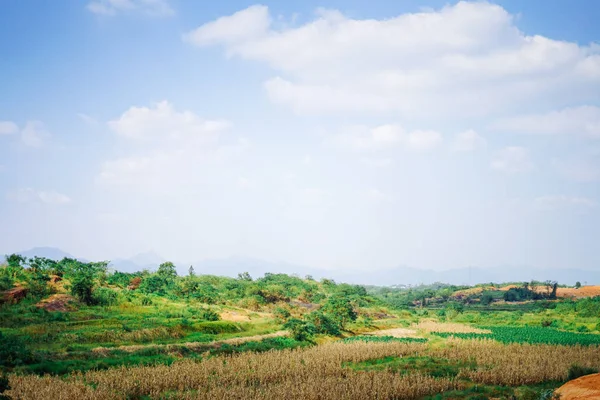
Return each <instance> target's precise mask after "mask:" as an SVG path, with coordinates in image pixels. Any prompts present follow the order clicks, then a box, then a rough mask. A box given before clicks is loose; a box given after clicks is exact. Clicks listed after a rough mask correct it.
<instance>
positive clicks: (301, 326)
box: [283, 318, 317, 342]
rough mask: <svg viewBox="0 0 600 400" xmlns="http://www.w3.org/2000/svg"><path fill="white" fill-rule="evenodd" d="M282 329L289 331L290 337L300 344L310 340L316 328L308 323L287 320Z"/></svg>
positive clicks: (294, 319)
mask: <svg viewBox="0 0 600 400" xmlns="http://www.w3.org/2000/svg"><path fill="white" fill-rule="evenodd" d="M283 327H284V328H285V329H287V330H289V331H290V333H291V335H292V337H293V338H294V339H295V340H298V341H300V342H303V341H307V340H311V339H312V337H313V335H314V334H315V333H317V328H316V327H315V326H314V325H313V324H312V323H310V322H307V321H302V320H300V319H297V318H291V319H289V320H288V321H287V322H286V323H285V324H284V325H283Z"/></svg>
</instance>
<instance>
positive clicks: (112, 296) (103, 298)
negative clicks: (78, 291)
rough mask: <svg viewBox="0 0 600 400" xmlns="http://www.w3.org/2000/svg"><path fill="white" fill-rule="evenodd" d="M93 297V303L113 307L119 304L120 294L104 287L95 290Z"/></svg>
mask: <svg viewBox="0 0 600 400" xmlns="http://www.w3.org/2000/svg"><path fill="white" fill-rule="evenodd" d="M92 297H93V302H94V303H95V304H98V305H101V306H113V305H115V304H117V303H118V302H119V293H117V291H115V290H113V289H109V288H104V287H99V288H96V289H94V292H93V293H92Z"/></svg>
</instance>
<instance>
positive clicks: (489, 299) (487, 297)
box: [481, 293, 494, 306]
mask: <svg viewBox="0 0 600 400" xmlns="http://www.w3.org/2000/svg"><path fill="white" fill-rule="evenodd" d="M493 301H494V297H493V296H492V295H491V294H489V293H485V294H484V295H483V296H481V304H483V305H484V306H488V305H490V304H491V303H492V302H493Z"/></svg>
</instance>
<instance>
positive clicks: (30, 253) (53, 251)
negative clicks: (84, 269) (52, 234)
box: [18, 247, 89, 262]
mask: <svg viewBox="0 0 600 400" xmlns="http://www.w3.org/2000/svg"><path fill="white" fill-rule="evenodd" d="M18 254H20V255H22V256H23V257H27V258H33V257H44V258H49V259H51V260H56V261H59V260H62V259H63V258H74V259H77V260H79V261H82V262H88V261H89V260H86V259H85V258H80V257H75V256H73V255H72V254H70V253H67V252H66V251H63V250H61V249H59V248H56V247H34V248H32V249H29V250H25V251H20V252H18Z"/></svg>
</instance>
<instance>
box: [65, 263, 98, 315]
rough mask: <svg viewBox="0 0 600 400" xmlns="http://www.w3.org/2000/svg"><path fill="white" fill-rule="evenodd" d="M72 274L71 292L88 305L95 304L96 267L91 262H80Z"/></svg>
mask: <svg viewBox="0 0 600 400" xmlns="http://www.w3.org/2000/svg"><path fill="white" fill-rule="evenodd" d="M71 274H72V275H71V294H72V295H73V296H75V297H77V298H78V299H79V300H80V301H81V302H83V303H85V304H87V305H91V304H93V302H94V298H93V297H92V291H93V289H94V275H95V271H94V268H93V267H92V266H91V265H89V264H84V263H78V265H77V266H76V267H75V268H74V269H73V271H72V272H71Z"/></svg>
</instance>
